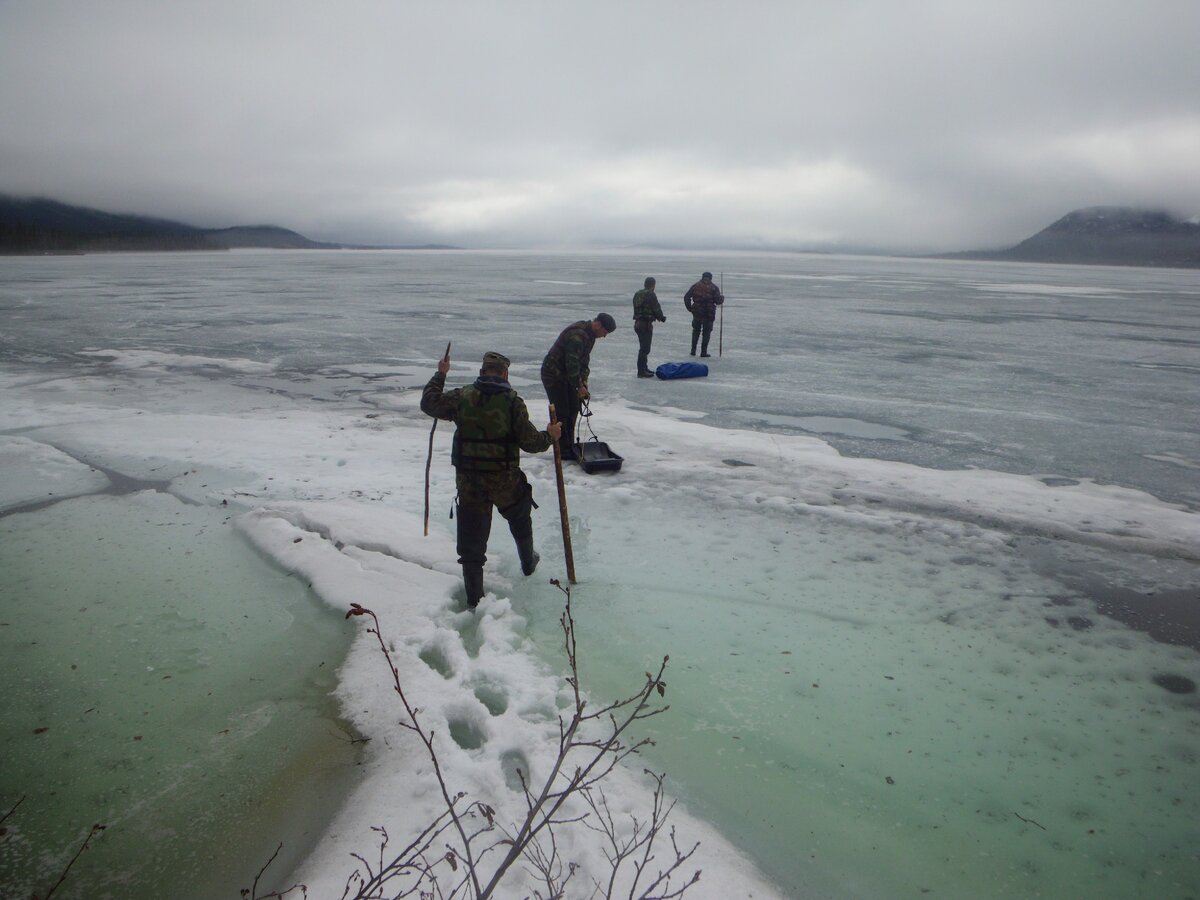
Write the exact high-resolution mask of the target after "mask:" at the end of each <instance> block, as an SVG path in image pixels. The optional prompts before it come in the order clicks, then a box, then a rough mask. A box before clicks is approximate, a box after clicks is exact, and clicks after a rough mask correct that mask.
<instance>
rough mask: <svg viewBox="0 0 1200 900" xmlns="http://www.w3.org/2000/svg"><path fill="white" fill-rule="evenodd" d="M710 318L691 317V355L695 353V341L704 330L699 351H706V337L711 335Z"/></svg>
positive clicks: (711, 325)
mask: <svg viewBox="0 0 1200 900" xmlns="http://www.w3.org/2000/svg"><path fill="white" fill-rule="evenodd" d="M712 327H713V323H712V320H711V319H709V320H708V321H701V320H700V319H692V356H695V355H696V341H697V340H699V339H700V333H701V331H703V332H704V341H703V343H701V345H700V352H701V353H707V352H708V339H709V338H710V337H712Z"/></svg>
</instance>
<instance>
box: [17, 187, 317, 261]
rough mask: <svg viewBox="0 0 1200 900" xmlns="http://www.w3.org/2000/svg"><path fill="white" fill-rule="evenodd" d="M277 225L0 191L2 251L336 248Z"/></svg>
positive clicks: (77, 251) (80, 251)
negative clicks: (118, 209) (164, 215)
mask: <svg viewBox="0 0 1200 900" xmlns="http://www.w3.org/2000/svg"><path fill="white" fill-rule="evenodd" d="M340 246H341V245H339V244H326V243H321V242H319V241H310V240H309V239H308V238H306V237H305V236H304V235H302V234H297V233H296V232H294V231H288V230H287V229H286V228H279V227H277V226H275V225H252V226H247V227H236V228H196V227H195V226H192V225H185V224H183V223H182V222H173V221H171V220H169V219H155V218H150V217H147V216H134V215H124V214H120V213H109V212H102V211H101V210H97V209H88V208H86V207H82V206H69V205H67V204H65V203H59V202H57V201H56V200H47V199H44V198H40V197H39V198H24V197H11V196H5V195H0V254H14V253H98V252H106V251H115V250H228V249H231V248H234V247H258V248H276V249H287V250H292V249H314V250H316V249H321V250H336V249H339V248H340Z"/></svg>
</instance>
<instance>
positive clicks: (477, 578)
mask: <svg viewBox="0 0 1200 900" xmlns="http://www.w3.org/2000/svg"><path fill="white" fill-rule="evenodd" d="M491 531H492V507H491V506H490V505H489V506H486V507H475V506H466V505H463V504H462V503H460V504H459V505H458V561H459V563H460V564H461V565H462V570H463V585H464V587H465V588H466V592H467V606H469V607H470V608H471V609H474V608H475V607H476V606H478V605H479V601H480V600H481V599H483V564H484V563H485V562H487V555H486V553H487V542H488V535H489V534H491Z"/></svg>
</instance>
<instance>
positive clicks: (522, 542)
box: [517, 533, 542, 576]
mask: <svg viewBox="0 0 1200 900" xmlns="http://www.w3.org/2000/svg"><path fill="white" fill-rule="evenodd" d="M517 556H519V557H520V558H521V574H522V575H526V576H528V575H532V574H533V573H534V571H535V570H536V569H537V565H538V560H540V559H541V558H542V557H541V556H540V555H539V554H538V552H537V551H536V550H534V549H533V534H532V533H530V534H529V535H527V536H526V537H520V538H517Z"/></svg>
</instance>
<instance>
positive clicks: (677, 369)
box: [654, 362, 708, 381]
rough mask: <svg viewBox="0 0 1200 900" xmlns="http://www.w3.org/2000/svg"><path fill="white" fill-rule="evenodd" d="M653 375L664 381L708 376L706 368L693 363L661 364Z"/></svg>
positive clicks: (700, 364)
mask: <svg viewBox="0 0 1200 900" xmlns="http://www.w3.org/2000/svg"><path fill="white" fill-rule="evenodd" d="M654 374H655V375H657V376H658V377H659V378H661V379H663V380H664V381H668V380H670V379H672V378H703V377H705V376H706V375H708V366H706V365H705V364H704V363H694V362H679V363H663V364H662V365H661V366H659V367H658V368H657V369H655V370H654Z"/></svg>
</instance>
